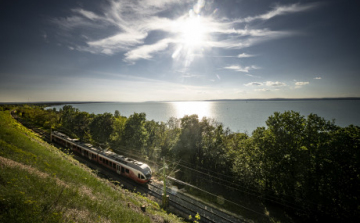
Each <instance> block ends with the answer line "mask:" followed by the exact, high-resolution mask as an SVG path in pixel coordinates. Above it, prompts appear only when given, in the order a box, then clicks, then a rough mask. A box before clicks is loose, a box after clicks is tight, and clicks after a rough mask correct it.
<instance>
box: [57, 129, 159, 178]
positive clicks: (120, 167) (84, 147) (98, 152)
mask: <svg viewBox="0 0 360 223" xmlns="http://www.w3.org/2000/svg"><path fill="white" fill-rule="evenodd" d="M50 141H54V142H56V143H59V144H61V145H63V146H64V147H66V148H70V149H71V150H72V151H74V152H75V153H77V154H79V155H81V156H83V157H86V158H88V159H89V160H92V161H95V162H97V163H99V164H101V165H103V166H105V167H106V168H108V169H110V170H112V171H115V172H116V173H117V174H120V175H123V176H125V177H128V178H130V179H132V180H134V181H135V182H137V183H140V184H145V183H147V182H149V181H150V180H151V175H152V171H151V169H150V167H149V166H148V165H147V164H145V163H142V162H139V161H136V160H134V159H130V158H127V157H125V156H122V155H119V154H116V153H114V152H111V151H104V150H102V149H100V148H97V147H95V146H93V145H91V144H89V143H83V142H80V141H79V140H78V139H72V138H70V137H68V136H67V135H65V134H63V133H61V132H58V131H52V132H51V137H50Z"/></svg>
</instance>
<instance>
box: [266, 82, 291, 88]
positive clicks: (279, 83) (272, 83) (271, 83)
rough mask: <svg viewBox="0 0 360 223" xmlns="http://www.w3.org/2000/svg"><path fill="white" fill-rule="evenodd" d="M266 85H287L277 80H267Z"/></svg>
mask: <svg viewBox="0 0 360 223" xmlns="http://www.w3.org/2000/svg"><path fill="white" fill-rule="evenodd" d="M265 85H266V86H270V87H282V86H286V84H285V83H283V82H279V81H275V82H273V81H266V82H265Z"/></svg>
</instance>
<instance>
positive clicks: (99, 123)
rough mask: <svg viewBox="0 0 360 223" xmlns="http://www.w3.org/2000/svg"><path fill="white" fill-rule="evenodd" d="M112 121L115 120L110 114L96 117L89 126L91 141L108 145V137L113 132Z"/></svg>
mask: <svg viewBox="0 0 360 223" xmlns="http://www.w3.org/2000/svg"><path fill="white" fill-rule="evenodd" d="M114 121H115V118H114V116H113V115H112V114H111V113H104V114H99V115H96V116H95V117H94V119H93V120H92V122H91V124H90V125H89V129H90V133H91V136H92V139H93V140H95V142H98V143H102V144H105V145H106V144H108V143H109V141H110V135H111V134H112V133H113V131H114V127H113V125H114Z"/></svg>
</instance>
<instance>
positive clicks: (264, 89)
mask: <svg viewBox="0 0 360 223" xmlns="http://www.w3.org/2000/svg"><path fill="white" fill-rule="evenodd" d="M254 91H270V90H269V89H266V88H261V89H254Z"/></svg>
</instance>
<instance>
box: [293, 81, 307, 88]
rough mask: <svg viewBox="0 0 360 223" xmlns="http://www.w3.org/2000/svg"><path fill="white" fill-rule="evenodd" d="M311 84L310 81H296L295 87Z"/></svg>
mask: <svg viewBox="0 0 360 223" xmlns="http://www.w3.org/2000/svg"><path fill="white" fill-rule="evenodd" d="M308 84H310V82H295V88H302V87H303V86H305V85H308Z"/></svg>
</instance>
